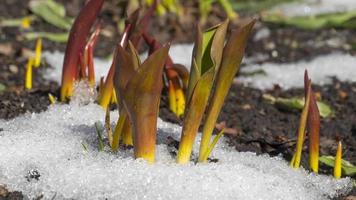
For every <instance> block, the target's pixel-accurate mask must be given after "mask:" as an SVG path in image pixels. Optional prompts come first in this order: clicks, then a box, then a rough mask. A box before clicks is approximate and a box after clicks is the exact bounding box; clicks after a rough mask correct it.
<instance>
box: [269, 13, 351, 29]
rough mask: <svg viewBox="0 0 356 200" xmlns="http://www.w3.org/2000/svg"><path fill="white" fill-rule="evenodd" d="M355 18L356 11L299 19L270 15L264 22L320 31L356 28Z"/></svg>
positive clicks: (299, 17) (298, 17)
mask: <svg viewBox="0 0 356 200" xmlns="http://www.w3.org/2000/svg"><path fill="white" fill-rule="evenodd" d="M355 18H356V11H350V12H346V13H332V14H322V15H316V16H297V17H287V16H283V15H280V14H275V13H270V14H266V15H264V16H263V21H266V22H271V23H277V24H284V25H292V26H296V27H299V28H304V29H320V28H325V27H344V28H356V23H354V21H355V20H354V19H355Z"/></svg>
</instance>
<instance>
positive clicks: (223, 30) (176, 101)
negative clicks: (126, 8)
mask: <svg viewBox="0 0 356 200" xmlns="http://www.w3.org/2000/svg"><path fill="white" fill-rule="evenodd" d="M103 3H104V0H89V1H88V2H87V3H86V4H85V6H84V7H83V9H82V10H81V11H80V14H79V15H78V17H77V18H76V19H75V21H74V24H73V27H72V29H71V31H70V36H69V41H68V44H67V48H66V53H65V58H64V64H63V73H62V87H61V100H62V101H66V100H68V99H70V97H71V96H72V93H73V84H74V82H75V81H79V80H87V81H88V84H89V85H90V86H92V87H95V77H94V64H93V49H94V47H95V44H96V41H97V37H98V34H99V32H100V23H98V22H97V23H96V26H95V30H94V32H93V33H92V34H91V37H90V38H89V39H88V40H86V37H87V35H88V34H89V33H90V30H91V27H92V26H93V25H94V24H95V20H96V18H97V15H98V14H99V12H100V9H101V7H102V5H103ZM156 7H157V2H156V1H155V2H154V3H153V4H152V6H151V7H150V8H149V9H148V11H146V12H145V13H144V15H143V16H142V17H140V12H139V10H136V11H135V12H133V13H132V14H131V15H130V16H129V17H128V19H127V20H126V24H125V31H124V34H123V35H122V38H121V40H120V42H119V43H118V44H117V45H116V49H115V52H114V58H113V61H112V65H111V67H110V70H109V72H108V75H107V77H106V79H105V81H102V82H103V83H102V84H101V85H100V86H99V97H98V102H99V104H100V105H101V106H102V107H103V108H104V109H107V107H108V105H109V103H110V101H112V100H113V99H114V100H115V101H116V103H117V106H118V109H119V119H118V122H117V124H116V127H115V129H114V130H113V131H112V130H111V127H110V116H109V114H108V112H107V117H106V129H107V132H108V139H109V145H110V147H111V149H112V150H113V151H116V150H117V149H118V148H119V145H120V143H122V144H124V145H133V147H134V154H135V158H143V159H145V160H147V161H148V162H154V159H155V146H156V131H157V118H158V110H159V103H160V99H161V91H162V88H163V87H164V86H165V87H166V88H167V89H168V94H169V98H170V100H169V102H170V108H171V110H172V111H173V112H174V113H176V114H177V115H178V116H182V117H183V129H182V136H181V141H180V145H179V150H178V156H177V162H178V163H187V162H188V161H189V160H190V156H191V152H192V147H193V144H194V141H195V138H196V135H197V132H198V128H199V126H200V124H201V122H202V121H203V116H204V114H205V115H206V116H205V118H206V119H205V121H204V123H202V124H203V134H202V142H201V146H200V151H199V159H198V161H199V162H205V161H206V160H207V158H208V157H209V154H210V153H211V151H212V149H213V147H214V145H215V144H216V142H217V140H218V139H219V138H220V137H221V135H222V134H223V132H221V133H220V134H218V135H217V136H216V137H215V138H214V139H213V141H211V138H212V134H213V129H214V125H215V123H216V120H217V118H218V115H219V112H220V110H221V107H222V105H223V102H224V99H225V97H226V95H227V94H228V91H229V88H230V86H231V84H232V80H233V78H234V76H235V75H236V73H237V72H238V70H239V66H240V63H241V60H242V57H243V54H244V49H245V46H246V43H247V39H248V37H249V35H250V33H251V30H252V28H253V25H254V22H255V20H252V21H251V22H250V23H248V24H246V25H244V26H242V27H241V28H240V29H238V30H237V31H234V32H232V33H231V34H230V36H229V37H226V35H227V29H228V25H229V20H226V21H224V22H223V23H221V24H219V25H217V26H214V27H212V28H210V29H208V30H206V31H201V30H200V28H198V31H197V32H198V33H197V37H196V41H195V46H194V50H193V56H192V62H191V63H192V64H191V72H190V74H189V75H188V71H187V70H186V68H185V67H184V66H183V67H182V66H180V65H177V64H174V63H173V62H172V59H170V57H169V55H168V51H169V44H168V45H163V46H162V45H161V44H160V43H159V42H158V41H157V40H155V38H154V37H152V36H151V35H149V33H148V32H147V26H148V23H149V20H150V17H151V16H152V13H153V12H154V10H155V9H156ZM226 38H227V40H226ZM142 41H145V42H146V43H147V44H148V46H149V47H150V51H149V56H148V58H147V59H146V60H145V61H144V62H141V60H140V58H139V54H138V49H139V48H140V46H141V42H142Z"/></svg>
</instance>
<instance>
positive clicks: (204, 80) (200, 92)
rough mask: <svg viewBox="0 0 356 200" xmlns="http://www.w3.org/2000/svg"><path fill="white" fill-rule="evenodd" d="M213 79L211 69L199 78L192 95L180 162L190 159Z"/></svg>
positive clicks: (179, 153) (182, 137)
mask: <svg viewBox="0 0 356 200" xmlns="http://www.w3.org/2000/svg"><path fill="white" fill-rule="evenodd" d="M213 79H214V70H213V69H210V70H209V71H208V72H206V73H205V74H204V75H203V76H202V77H201V78H200V79H199V80H198V82H197V83H196V85H195V88H194V90H193V92H192V97H191V99H190V101H189V104H188V109H186V112H185V116H184V122H183V128H182V136H181V140H180V143H179V151H178V156H177V162H178V163H181V164H184V163H187V162H189V160H190V155H191V152H192V148H193V144H194V141H195V137H196V135H197V132H198V128H199V125H200V121H201V120H202V117H203V114H204V111H205V107H206V105H207V103H208V99H209V94H210V90H211V86H212V84H211V82H212V81H213Z"/></svg>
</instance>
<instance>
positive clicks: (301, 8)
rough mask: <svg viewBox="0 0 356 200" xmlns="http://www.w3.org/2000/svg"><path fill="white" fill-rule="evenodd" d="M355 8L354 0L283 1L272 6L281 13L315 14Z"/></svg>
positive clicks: (290, 14)
mask: <svg viewBox="0 0 356 200" xmlns="http://www.w3.org/2000/svg"><path fill="white" fill-rule="evenodd" d="M355 10H356V1H355V0H303V1H300V0H299V1H295V2H291V3H284V4H281V5H277V6H275V7H274V8H272V11H273V12H281V13H282V14H283V15H286V16H290V17H294V16H315V15H320V14H326V13H342V12H350V11H355Z"/></svg>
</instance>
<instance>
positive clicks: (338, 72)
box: [239, 53, 356, 89]
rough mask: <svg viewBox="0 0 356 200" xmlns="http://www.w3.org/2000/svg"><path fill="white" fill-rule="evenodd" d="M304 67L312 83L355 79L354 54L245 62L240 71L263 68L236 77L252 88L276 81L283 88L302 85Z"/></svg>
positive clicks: (268, 84) (268, 85)
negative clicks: (302, 59) (280, 60)
mask: <svg viewBox="0 0 356 200" xmlns="http://www.w3.org/2000/svg"><path fill="white" fill-rule="evenodd" d="M305 69H308V72H309V74H310V75H309V76H310V77H311V78H312V82H313V84H318V85H324V84H330V83H331V82H332V77H336V78H338V79H339V80H341V81H350V82H353V81H356V57H354V56H351V55H348V54H337V53H335V54H329V55H323V56H319V57H316V58H315V59H313V60H311V61H309V62H305V61H301V62H297V63H287V64H275V63H264V64H261V65H249V66H248V67H245V68H243V69H242V70H241V71H242V72H245V73H246V72H250V73H252V72H256V71H261V70H262V71H263V72H264V73H262V74H256V75H253V76H240V77H239V80H240V81H242V82H244V83H246V84H248V85H250V86H252V87H256V88H260V89H267V88H272V87H273V86H274V85H275V84H278V85H279V86H281V87H282V88H283V89H289V88H292V87H303V83H304V82H303V74H304V70H305Z"/></svg>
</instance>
